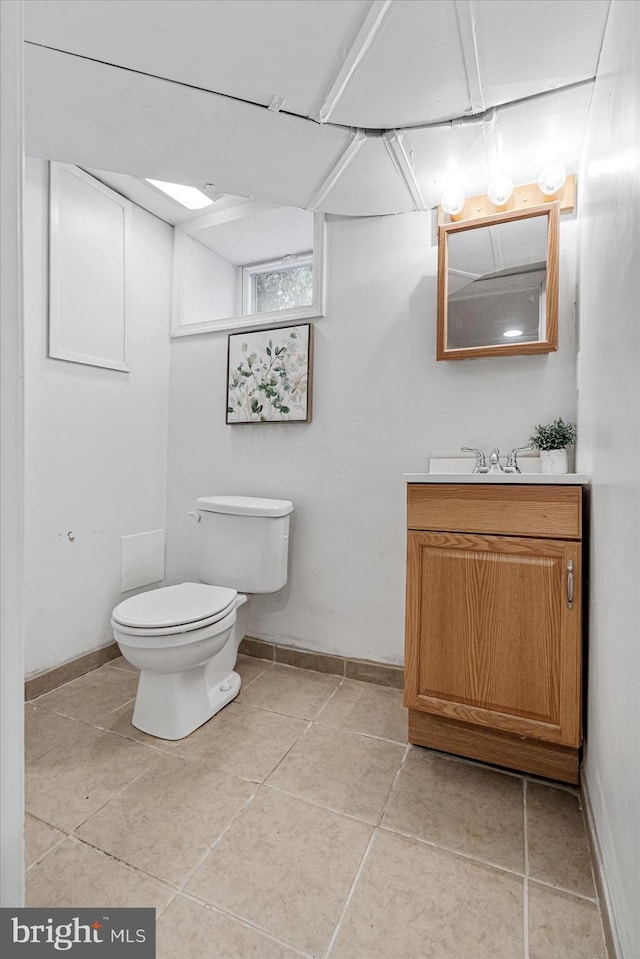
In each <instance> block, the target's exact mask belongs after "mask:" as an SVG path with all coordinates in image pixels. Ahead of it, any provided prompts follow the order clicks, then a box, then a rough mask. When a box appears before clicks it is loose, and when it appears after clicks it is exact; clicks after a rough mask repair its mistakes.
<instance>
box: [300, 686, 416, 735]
mask: <svg viewBox="0 0 640 959" xmlns="http://www.w3.org/2000/svg"><path fill="white" fill-rule="evenodd" d="M407 715H408V714H407V710H406V709H405V707H404V706H403V705H402V690H401V689H391V688H389V687H388V686H374V685H373V684H372V683H358V682H356V681H355V680H352V679H345V681H344V682H343V684H342V686H340V688H339V689H337V690H336V693H335V695H334V696H332V697H331V699H330V700H329V702H328V703H327V705H326V706H325V707H324V708H323V709H322V711H321V712H320V714H319V715H318V717H317V722H319V723H325V724H327V725H329V726H340V727H341V728H342V729H350V730H352V731H353V732H356V733H365V734H367V735H369V736H380V737H382V739H393V740H395V742H399V743H406V742H407Z"/></svg>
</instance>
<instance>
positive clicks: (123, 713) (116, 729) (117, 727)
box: [95, 702, 178, 752]
mask: <svg viewBox="0 0 640 959" xmlns="http://www.w3.org/2000/svg"><path fill="white" fill-rule="evenodd" d="M134 706H135V703H134V702H132V703H126V705H124V706H120V708H119V709H116V710H114V712H112V713H108V714H107V715H106V716H103V718H102V719H101V720H100V721H99V722H96V723H95V725H96V726H97V727H98V728H99V729H106V730H107V731H108V732H111V733H117V734H118V735H119V736H124V737H125V738H126V739H133V740H134V741H135V742H137V743H144V744H145V745H147V746H153V747H155V749H159V750H161V751H162V752H172V751H173V750H174V749H175V747H176V746H177V745H178V741H175V740H173V741H172V740H170V739H158V737H157V736H150V735H149V734H148V733H143V732H142V730H141V729H136V727H135V726H134V725H133V724H132V722H131V720H132V718H133V709H134Z"/></svg>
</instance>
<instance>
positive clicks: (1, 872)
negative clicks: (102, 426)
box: [0, 0, 24, 907]
mask: <svg viewBox="0 0 640 959" xmlns="http://www.w3.org/2000/svg"><path fill="white" fill-rule="evenodd" d="M22 15H23V9H22V4H21V3H17V2H15V0H7V2H5V3H0V127H1V129H2V138H1V140H0V168H1V169H2V177H1V178H0V470H1V473H0V477H1V482H0V516H1V521H0V534H1V536H2V539H1V541H0V906H4V907H7V906H12V907H14V906H21V905H23V902H24V841H23V833H24V741H23V740H24V694H23V689H24V687H23V684H22V675H23V672H24V655H23V654H24V635H23V602H22V553H23V550H22V545H23V525H22V524H23V511H22V507H23V497H22V467H23V421H22V412H23V402H22V401H23V388H22V327H23V314H22V222H21V221H22V187H23V110H22V91H23V50H24V44H23V42H22Z"/></svg>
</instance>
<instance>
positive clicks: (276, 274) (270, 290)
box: [242, 252, 313, 314]
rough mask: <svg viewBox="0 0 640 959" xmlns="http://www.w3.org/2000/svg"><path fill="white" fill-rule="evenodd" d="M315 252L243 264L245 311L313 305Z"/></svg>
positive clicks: (243, 309)
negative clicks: (248, 264)
mask: <svg viewBox="0 0 640 959" xmlns="http://www.w3.org/2000/svg"><path fill="white" fill-rule="evenodd" d="M312 301H313V253H312V252H308V253H300V254H296V255H291V256H285V257H282V258H281V259H279V260H267V261H265V262H263V263H253V264H251V266H244V267H243V268H242V311H243V313H245V314H248V313H271V312H274V311H277V310H290V309H294V308H296V307H301V306H310V305H311V303H312Z"/></svg>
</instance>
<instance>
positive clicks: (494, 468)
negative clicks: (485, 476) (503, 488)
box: [489, 449, 504, 473]
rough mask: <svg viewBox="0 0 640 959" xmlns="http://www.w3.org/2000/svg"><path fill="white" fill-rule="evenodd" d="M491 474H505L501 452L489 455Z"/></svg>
mask: <svg viewBox="0 0 640 959" xmlns="http://www.w3.org/2000/svg"><path fill="white" fill-rule="evenodd" d="M489 472H490V473H504V470H503V468H502V463H501V462H500V450H496V449H494V450H491V453H490V455H489Z"/></svg>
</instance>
